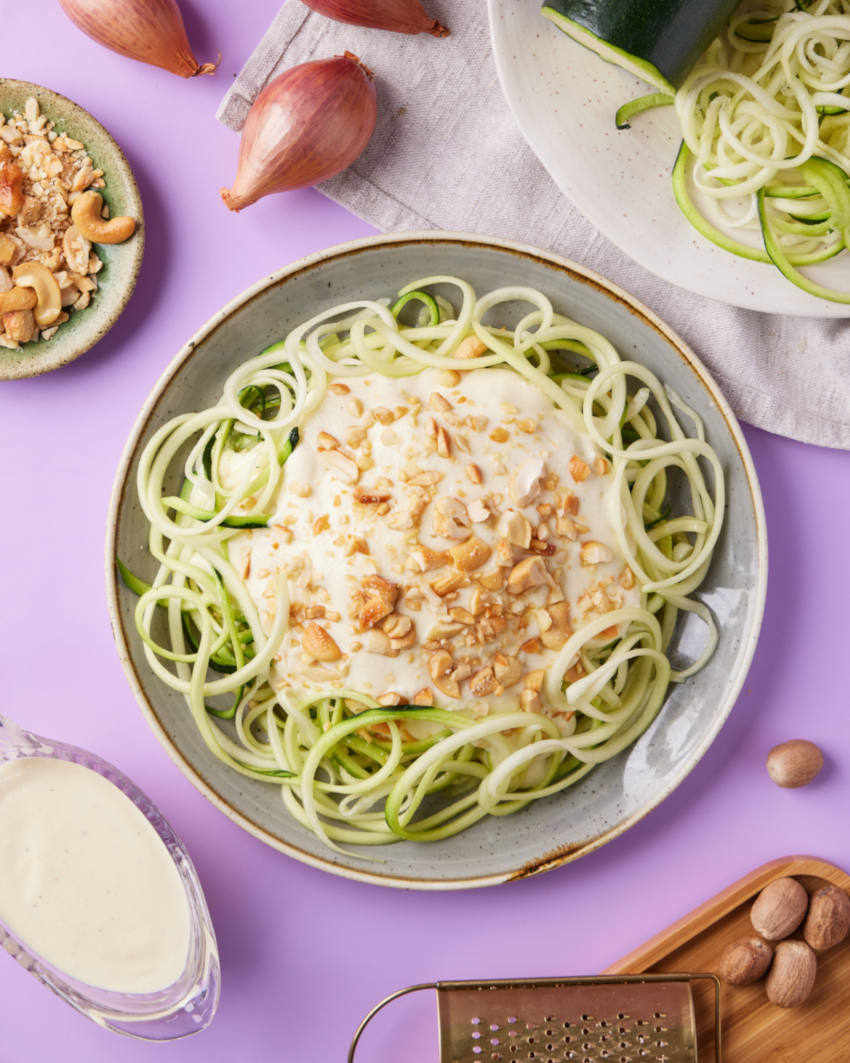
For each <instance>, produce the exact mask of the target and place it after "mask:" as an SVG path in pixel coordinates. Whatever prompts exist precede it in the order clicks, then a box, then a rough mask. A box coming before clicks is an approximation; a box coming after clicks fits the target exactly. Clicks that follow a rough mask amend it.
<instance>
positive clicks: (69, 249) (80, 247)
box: [62, 225, 91, 274]
mask: <svg viewBox="0 0 850 1063" xmlns="http://www.w3.org/2000/svg"><path fill="white" fill-rule="evenodd" d="M62 250H63V251H64V252H65V261H66V262H67V263H68V269H69V270H70V271H71V272H72V273H81V274H86V273H88V269H89V255H90V254H91V241H90V240H87V239H86V238H85V236H83V234H82V233H81V232H80V230H79V229H78V228H77V226H76V225H69V226H68V228H67V229H66V230H65V235H64V236H63V237H62Z"/></svg>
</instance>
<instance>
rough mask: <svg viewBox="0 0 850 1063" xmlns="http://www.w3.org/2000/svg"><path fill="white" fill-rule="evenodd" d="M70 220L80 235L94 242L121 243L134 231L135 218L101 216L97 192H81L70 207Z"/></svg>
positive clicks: (101, 211) (100, 205)
mask: <svg viewBox="0 0 850 1063" xmlns="http://www.w3.org/2000/svg"><path fill="white" fill-rule="evenodd" d="M71 220H72V221H73V223H74V225H76V226H77V229H79V231H80V232H81V233H82V235H83V236H84V237H85V238H86V239H87V240H91V242H92V243H94V244H122V243H123V242H124V241H125V240H129V238H130V237H131V236H132V235H133V233H134V232H135V231H136V220H135V218H130V217H127V216H120V217H117V218H110V219H109V220H107V219H106V218H104V217H103V199H102V197H101V195H100V193H99V192H92V191H89V192H83V194H82V195H80V196H78V197H77V198H76V199H75V200H74V205H73V206H72V207H71Z"/></svg>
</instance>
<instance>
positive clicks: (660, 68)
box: [542, 0, 739, 92]
mask: <svg viewBox="0 0 850 1063" xmlns="http://www.w3.org/2000/svg"><path fill="white" fill-rule="evenodd" d="M738 3H739V0H547V2H546V3H544V4H543V7H542V12H543V14H544V15H545V16H546V18H548V19H551V21H552V22H554V23H555V25H556V26H558V28H559V29H562V30H563V31H564V32H565V33H566V34H567V35H568V36H570V37H572V38H573V39H574V40H576V41H578V42H579V43H580V44H583V45H585V46H586V47H588V48H590V49H592V50H593V51H594V52H596V54H597V55H599V56H601V57H602V58H603V59H605V60H607V61H608V62H610V63H614V64H616V65H617V66H621V67H623V69H625V70H628V71H629V72H630V73H633V74H637V76H638V77H640V78H643V79H644V80H645V81H648V82H649V83H650V84H651V85H655V86H657V87H658V88H659V89H661V90H662V91H663V92H675V91H676V87H677V86H678V85H681V83H682V82H683V81H684V80H685V78H686V77H687V75H688V74H689V73H690V71H691V70H692V69H693V67H694V65H695V64H696V62H697V60H698V59H699V57H700V56H701V55H702V53H703V52H704V51H705V49H706V48H707V47H708V46H709V44H711V42H712V41H713V40H714V38H715V37H716V36H717V35H718V34H719V33H720V31H721V30H722V29H723V27H724V26H725V24H726V23H727V21H728V20H729V18H730V16H731V15H732V13H733V12H734V10H735V8H736V7H737V6H738Z"/></svg>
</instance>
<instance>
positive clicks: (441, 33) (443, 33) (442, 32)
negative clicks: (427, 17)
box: [428, 20, 451, 37]
mask: <svg viewBox="0 0 850 1063" xmlns="http://www.w3.org/2000/svg"><path fill="white" fill-rule="evenodd" d="M428 32H429V33H432V34H433V35H434V36H435V37H448V35H449V34H450V33H451V30H450V29H449V27H448V26H443V25H442V24H441V23H439V22H437V21H436V20H435V21H434V25H433V26H432V27H431V28H430V29H429V30H428Z"/></svg>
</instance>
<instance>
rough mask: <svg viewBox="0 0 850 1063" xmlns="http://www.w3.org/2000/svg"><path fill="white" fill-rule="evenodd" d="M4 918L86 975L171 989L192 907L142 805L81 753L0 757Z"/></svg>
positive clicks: (36, 947)
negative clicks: (76, 759)
mask: <svg viewBox="0 0 850 1063" xmlns="http://www.w3.org/2000/svg"><path fill="white" fill-rule="evenodd" d="M0 920H2V922H3V923H4V924H5V925H6V926H7V927H8V928H9V930H11V931H12V933H13V934H15V935H16V936H17V937H18V938H20V940H21V941H22V942H24V943H25V944H26V945H27V946H28V948H29V949H31V950H32V951H33V952H35V953H37V954H38V955H39V956H41V957H42V958H43V959H45V960H46V961H47V962H48V963H51V964H53V965H54V966H55V967H58V968H59V969H60V970H62V971H64V972H65V973H66V974H68V975H70V976H71V977H73V978H75V979H78V980H79V981H81V982H85V983H86V984H87V985H91V986H96V987H99V988H102V989H109V990H113V991H115V992H121V993H149V992H153V991H156V990H160V989H164V988H165V987H166V986H169V985H171V984H172V983H173V982H175V981H176V980H177V979H178V977H179V976H180V974H181V973H182V972H183V969H184V967H185V963H186V956H187V953H188V948H189V934H190V916H189V906H188V902H187V900H186V894H185V891H184V888H183V884H182V881H181V879H180V875H179V873H178V871H177V868H176V867H175V865H174V862H173V861H172V859H171V856H170V854H169V852H168V850H167V849H166V847H165V845H164V844H163V842H162V840H161V839H160V838H159V836H158V835H157V833H156V831H155V830H154V829H153V827H152V826H151V824H150V823H149V822H148V820H147V819H146V818H145V816H144V815H143V814H142V813H141V812H140V811H139V810H138V809H137V808H136V806H135V805H134V804H133V803H132V801H131V800H130V799H129V798H128V797H127V796H126V795H125V794H124V793H122V792H121V790H119V789H118V787H116V786H114V785H113V784H112V783H111V782H109V781H108V780H107V779H105V778H103V776H101V775H98V774H97V773H96V772H94V771H92V770H90V769H89V768H85V767H83V766H82V765H79V764H74V763H70V762H68V761H62V760H53V759H50V758H45V757H29V758H25V759H20V760H13V761H9V762H7V763H5V764H1V765H0Z"/></svg>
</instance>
